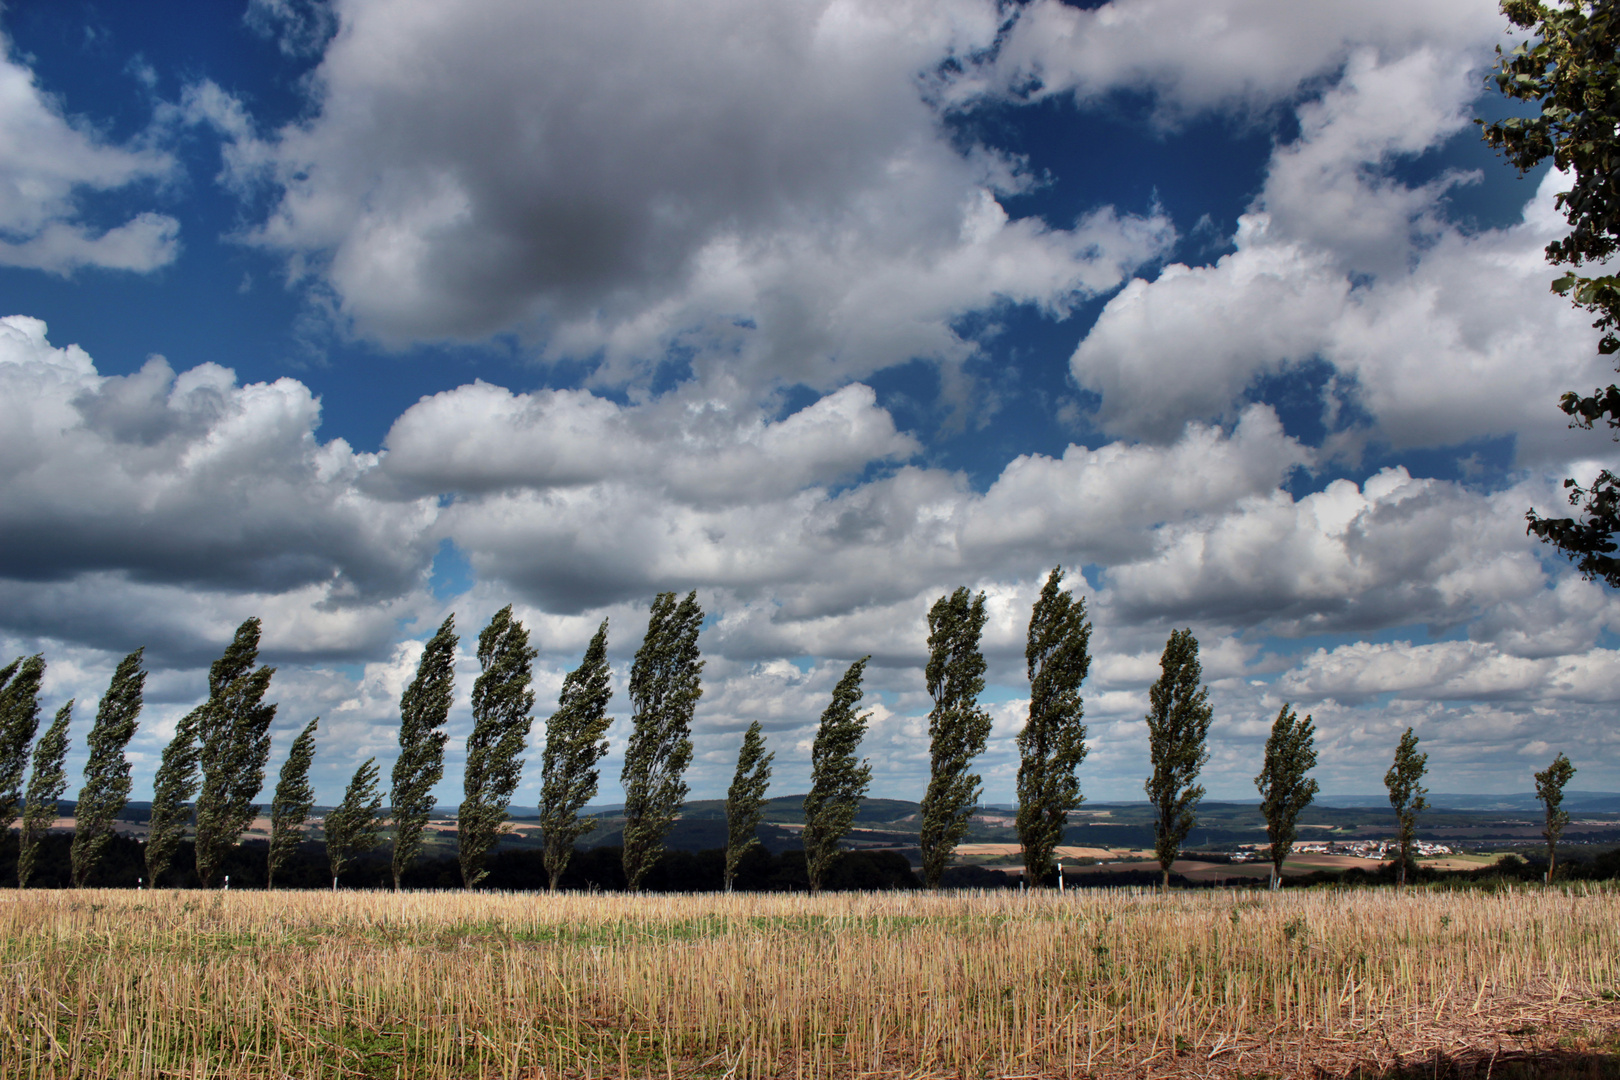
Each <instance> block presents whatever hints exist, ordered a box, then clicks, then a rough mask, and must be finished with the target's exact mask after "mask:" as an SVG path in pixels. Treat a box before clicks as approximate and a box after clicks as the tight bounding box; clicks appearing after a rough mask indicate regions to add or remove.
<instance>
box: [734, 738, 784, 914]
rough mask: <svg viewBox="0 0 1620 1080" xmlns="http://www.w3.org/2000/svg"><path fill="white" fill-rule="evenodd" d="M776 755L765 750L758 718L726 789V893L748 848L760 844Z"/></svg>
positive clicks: (744, 742)
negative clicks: (760, 825) (772, 765)
mask: <svg viewBox="0 0 1620 1080" xmlns="http://www.w3.org/2000/svg"><path fill="white" fill-rule="evenodd" d="M775 758H776V755H775V754H767V753H766V752H765V736H764V735H763V734H762V733H761V730H760V726H759V721H758V720H755V721H754V722H753V723H752V724H749V725H748V730H747V731H746V732H744V733H743V741H742V750H741V751H740V752H739V753H738V754H737V773H736V775H735V776H733V777H732V779H731V787H730V788H729V789H728V790H727V791H726V870H725V883H726V892H730V891H731V886H732V883H733V882H734V881H736V879H737V864H738V863H740V862H742V857H743V856H744V855H745V854H747V852H748V849H749V848H751V847H755V846H756V845H758V844H759V836H758V835H757V834H758V832H759V823H760V821H761V820H762V818H763V817H764V813H763V811H764V809H765V790H766V789H767V788H768V787H770V784H771V762H772V761H773V760H775Z"/></svg>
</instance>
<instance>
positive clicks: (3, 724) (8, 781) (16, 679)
mask: <svg viewBox="0 0 1620 1080" xmlns="http://www.w3.org/2000/svg"><path fill="white" fill-rule="evenodd" d="M44 677H45V657H44V656H43V655H41V654H39V653H36V654H34V655H33V656H30V657H28V658H27V659H26V660H25V659H23V658H22V657H20V656H19V657H17V659H15V660H13V661H12V662H11V663H9V664H7V665H6V666H5V667H3V668H0V836H4V835H5V833H6V831H7V830H9V829H10V828H11V823H12V822H13V821H14V820H16V817H17V810H18V808H19V807H20V806H21V804H22V793H23V778H24V777H25V776H26V775H27V773H28V748H29V747H30V746H32V745H33V743H34V733H35V732H37V731H38V730H39V683H40V680H41V679H43V678H44Z"/></svg>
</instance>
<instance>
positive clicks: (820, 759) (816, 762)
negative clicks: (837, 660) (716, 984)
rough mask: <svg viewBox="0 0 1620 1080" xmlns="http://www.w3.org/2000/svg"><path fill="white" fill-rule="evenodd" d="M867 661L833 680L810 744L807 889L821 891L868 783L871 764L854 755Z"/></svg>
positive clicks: (862, 725)
mask: <svg viewBox="0 0 1620 1080" xmlns="http://www.w3.org/2000/svg"><path fill="white" fill-rule="evenodd" d="M871 659H872V658H871V657H870V656H863V657H861V658H860V659H859V660H857V661H855V662H854V663H853V664H851V665H849V670H848V671H846V672H844V677H843V678H842V679H839V680H838V685H837V686H836V687H834V688H833V694H832V701H831V703H829V704H828V706H827V710H826V711H825V712H823V713H822V714H821V725H820V726H819V727H817V728H816V741H815V743H814V744H813V745H812V746H811V748H810V794H808V795H806V796H805V797H804V864H805V870H806V872H807V873H808V875H809V878H810V891H811V892H813V893H818V892H820V891H821V883H822V882H823V881H824V880H825V879H826V876H827V872H828V871H829V870H831V869H832V865H833V860H834V859H836V858H837V857H838V842H839V841H840V840H842V839H843V838H844V837H845V836H847V835H849V830H850V827H851V826H853V825H854V824H855V814H856V813H857V812H858V811H859V810H860V807H861V799H863V798H865V797H866V788H867V785H869V784H870V783H871V782H872V766H871V765H869V764H867V763H866V762H865V761H858V760H857V759H856V757H855V752H856V750H857V749H858V748H859V747H860V745H861V738H862V737H863V736H864V735H865V734H866V724H867V721H868V720H870V719H871V718H872V714H871V713H863V712H860V711H859V708H860V704H861V697H862V696H863V692H862V690H861V677H862V676H863V675H864V674H865V673H866V664H867V661H869V660H871Z"/></svg>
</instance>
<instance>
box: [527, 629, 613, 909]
mask: <svg viewBox="0 0 1620 1080" xmlns="http://www.w3.org/2000/svg"><path fill="white" fill-rule="evenodd" d="M607 630H608V624H607V620H606V619H603V620H602V625H601V626H598V627H597V628H596V634H595V636H594V637H592V638H591V643H590V644H589V645H587V646H586V647H585V658H584V659H583V660H581V661H580V663H579V667H577V668H575V669H574V670H573V671H570V672H569V673H568V675H567V676H566V677H564V679H563V684H562V693H561V695H559V697H558V699H557V711H556V712H554V713H552V714H551V719H550V720H548V721H546V749H545V754H544V756H543V758H542V761H541V770H540V772H541V779H540V834H541V836H542V838H543V840H544V843H545V854H544V859H545V864H546V878H547V881H548V883H549V885H550V888H551V891H552V892H556V891H557V882H558V881H560V880H561V879H562V875H563V871H564V870H566V869H568V860H569V859H571V858H572V857H573V855H574V844H575V843H576V842H578V840H579V838H580V837H582V836H584V835H585V834H586V833H588V832H590V831H591V829H592V828H593V827H594V826H595V823H594V822H593V821H591V820H590V819H589V818H584V819H582V818H581V817H580V816H579V812H580V811H581V810H583V809H585V805H586V804H587V803H589V802H590V801H591V800H592V799H593V798H595V797H596V785H597V782H598V779H599V775H598V771H597V768H596V765H597V762H599V761H601V760H602V758H603V756H604V755H606V754H607V751H608V744H607V729H608V725H609V724H611V723H612V722H613V718H612V717H610V716H609V715H608V714H607V707H608V702H609V701H610V700H611V699H612V697H613V687H612V686H611V685H609V680H610V679H611V676H612V672H611V671H610V669H609V668H608V659H607Z"/></svg>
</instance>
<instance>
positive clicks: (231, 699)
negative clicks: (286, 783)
mask: <svg viewBox="0 0 1620 1080" xmlns="http://www.w3.org/2000/svg"><path fill="white" fill-rule="evenodd" d="M258 659H259V620H258V619H256V618H255V619H248V620H247V621H245V622H243V623H242V625H241V626H239V627H237V630H236V637H235V638H234V639H233V640H232V641H231V643H230V645H228V646H226V648H225V652H224V653H223V654H222V655H221V656H220V658H219V659H218V660H215V661H214V663H213V666H212V667H210V668H209V670H208V703H207V705H206V706H205V707H204V709H203V711H202V717H201V719H202V726H201V736H202V748H201V750H200V752H199V754H198V758H197V760H198V764H199V765H200V766H201V767H202V788H201V789H200V790H199V791H198V792H197V877H198V878H200V879H201V880H202V884H203V888H209V887H211V886H212V885H213V884H214V880H215V878H217V877H218V876H219V871H220V867H221V866H222V865H223V864H224V860H225V853H226V852H227V851H229V850H230V849H231V847H232V846H233V845H234V844H235V843H236V842H237V841H238V840H240V839H241V837H242V834H243V833H244V832H246V831H247V828H248V826H249V825H251V824H253V819H254V818H255V817H257V816H258V813H259V807H258V806H257V804H255V803H254V802H253V800H254V799H256V798H257V797H258V795H259V792H260V790H261V789H263V787H264V767H265V765H266V764H267V763H268V762H269V760H270V722H271V721H272V720H274V719H275V716H276V707H275V706H274V705H266V704H264V695H265V692H266V691H268V690H269V689H270V678H271V676H273V675H274V674H275V673H276V669H275V668H272V667H255V666H254V665H255V664H256V663H257V662H258Z"/></svg>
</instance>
